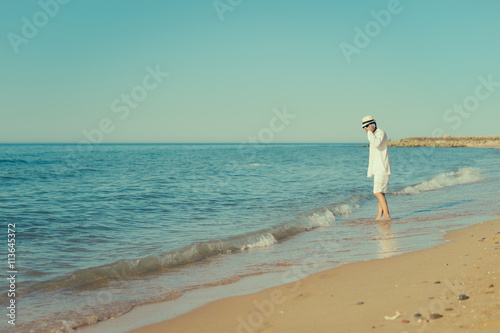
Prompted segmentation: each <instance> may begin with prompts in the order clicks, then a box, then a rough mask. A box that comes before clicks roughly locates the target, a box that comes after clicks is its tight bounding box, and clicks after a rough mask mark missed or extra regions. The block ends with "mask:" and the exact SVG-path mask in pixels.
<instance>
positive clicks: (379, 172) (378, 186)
mask: <svg viewBox="0 0 500 333" xmlns="http://www.w3.org/2000/svg"><path fill="white" fill-rule="evenodd" d="M361 127H363V129H364V130H365V131H366V135H367V136H368V141H370V159H369V163H368V173H367V177H368V178H371V177H374V178H373V194H374V195H375V197H377V199H378V214H377V220H380V219H382V218H383V219H385V220H390V219H391V215H390V214H389V207H388V205H387V200H386V198H385V194H386V193H387V188H388V187H389V177H390V175H391V164H390V163H389V153H388V151H387V134H385V132H384V131H382V130H381V129H380V128H377V123H376V122H375V119H373V117H372V116H366V117H363V119H362V125H361Z"/></svg>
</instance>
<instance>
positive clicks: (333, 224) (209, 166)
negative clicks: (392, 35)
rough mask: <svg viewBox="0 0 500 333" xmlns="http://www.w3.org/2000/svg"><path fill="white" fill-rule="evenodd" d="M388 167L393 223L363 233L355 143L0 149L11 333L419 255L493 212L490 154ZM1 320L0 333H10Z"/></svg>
mask: <svg viewBox="0 0 500 333" xmlns="http://www.w3.org/2000/svg"><path fill="white" fill-rule="evenodd" d="M389 154H390V160H391V165H392V169H393V175H392V176H391V182H390V186H389V190H390V191H391V193H389V194H388V195H387V198H388V202H389V208H390V209H391V215H392V216H393V218H394V220H393V221H392V222H391V223H390V224H384V223H380V222H378V221H375V220H374V219H373V217H374V216H375V215H376V213H377V202H376V199H375V198H374V197H373V195H372V193H371V188H372V180H371V179H367V178H366V169H367V163H368V148H366V147H362V146H358V145H355V144H269V145H253V146H252V145H245V146H241V145H236V144H235V145H231V144H217V145H209V144H203V145H195V144H193V145H187V144H186V145H118V144H116V145H94V146H88V147H86V146H79V145H0V182H1V187H0V208H1V215H0V218H1V221H2V230H3V232H4V237H2V238H3V239H4V242H5V243H4V253H7V251H8V243H7V233H8V228H7V227H8V225H9V224H15V232H16V237H15V239H16V241H15V250H16V261H15V268H16V271H17V274H16V296H15V300H16V332H18V331H19V332H21V331H23V330H24V331H26V332H29V331H30V329H33V330H34V331H44V330H47V331H48V330H50V329H54V330H59V331H61V332H71V331H72V329H73V328H74V327H77V326H79V325H82V324H85V323H92V322H96V321H98V320H104V319H107V318H110V317H116V316H119V315H121V314H123V313H126V312H128V311H130V309H131V308H132V307H134V306H136V305H140V304H145V303H151V302H157V301H164V300H170V299H175V302H178V301H179V300H182V299H183V298H184V297H186V296H187V295H189V294H191V293H195V292H196V291H199V290H208V289H210V288H214V287H215V286H223V285H228V286H233V288H232V289H237V290H239V292H244V290H246V289H245V288H246V287H245V283H247V284H249V283H248V281H252V280H251V277H252V276H265V275H266V274H268V275H269V276H275V277H276V279H279V281H278V280H275V281H273V282H272V283H275V284H279V283H284V282H289V281H290V280H293V279H298V278H301V277H303V276H305V275H307V274H310V273H313V272H316V271H319V270H322V269H326V268H329V267H334V266H338V265H342V264H343V263H347V262H353V261H359V260H365V259H372V258H381V257H388V256H392V255H396V254H400V253H404V252H408V251H413V250H417V249H421V248H426V247H431V246H434V245H436V244H438V243H439V242H440V240H441V237H442V235H443V232H444V231H447V230H450V229H456V228H460V227H463V226H467V225H471V224H473V223H477V222H481V221H485V220H488V219H491V217H492V215H493V214H494V213H497V212H498V208H499V205H498V204H499V201H498V194H499V191H498V188H499V185H500V168H499V165H500V163H499V162H500V150H498V149H470V148H463V149H462V148H453V149H450V148H390V151H389ZM4 258H6V255H5V256H4ZM2 267H3V271H4V273H3V275H4V276H7V271H8V270H9V269H8V262H7V260H6V259H4V264H3V265H2ZM235 286H236V287H235ZM247 287H248V286H247ZM260 287H264V286H260ZM0 288H1V290H4V291H5V290H8V289H9V282H8V281H7V279H6V278H2V279H1V280H0ZM230 289H231V288H228V294H230V291H229V290H230ZM233 292H234V291H233ZM225 296H226V294H225V292H224V291H223V292H222V293H219V297H225ZM11 299H13V298H12V297H9V296H8V294H7V292H3V293H2V294H1V295H0V301H1V304H2V305H5V306H7V304H8V302H9V301H10V300H11ZM170 302H174V301H170ZM172 304H174V303H172ZM196 305H197V304H194V305H193V306H196ZM5 306H2V307H3V308H4V309H6V308H5ZM4 312H5V315H3V318H4V319H3V320H2V322H1V323H0V329H2V330H4V329H11V328H12V326H11V325H10V324H8V323H7V320H8V318H7V319H6V317H7V316H6V314H7V310H4ZM175 314H177V312H176V311H175V309H174V310H173V311H172V316H174V315H175ZM128 328H130V327H128ZM122 330H123V329H122ZM118 331H120V329H118Z"/></svg>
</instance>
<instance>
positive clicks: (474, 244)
mask: <svg viewBox="0 0 500 333" xmlns="http://www.w3.org/2000/svg"><path fill="white" fill-rule="evenodd" d="M446 238H447V239H449V240H451V242H448V243H446V244H444V245H441V246H439V247H436V248H432V249H427V250H422V251H417V252H412V253H407V254H404V255H401V256H397V257H392V258H387V259H378V260H371V261H364V262H359V263H353V264H348V265H345V266H342V267H338V268H333V269H330V270H327V271H324V272H320V273H317V274H314V275H311V276H309V277H306V278H304V279H302V280H299V281H296V282H293V283H289V284H286V285H282V286H279V287H274V288H270V289H266V290H263V291H261V292H258V293H255V294H250V295H245V296H238V297H232V298H227V299H222V300H219V301H215V302H212V303H210V304H207V305H205V306H202V307H200V308H198V309H196V310H193V311H191V312H189V313H187V314H185V315H182V316H179V317H177V318H174V319H171V320H168V321H165V322H162V323H159V324H154V325H150V326H147V327H144V328H141V329H138V330H134V331H133V332H134V333H145V332H148V333H154V332H162V333H163V332H176V333H177V332H182V333H187V332H196V333H199V332H204V333H211V332H214V333H215V332H217V333H222V332H231V333H254V332H255V333H257V332H258V333H271V332H273V333H275V332H287V333H290V332H301V333H302V332H360V333H364V332H398V333H400V332H440V333H441V332H500V279H499V277H500V220H494V221H490V222H484V223H480V224H477V225H474V226H471V227H468V228H465V229H461V230H456V231H452V232H450V233H448V234H447V235H446ZM460 295H466V296H461V297H462V298H465V297H468V299H464V300H460V299H459V296H460ZM398 313H399V316H397V318H394V316H396V315H397V314H398ZM415 314H421V316H420V317H416V316H415ZM431 315H432V316H433V317H439V316H442V317H439V318H437V319H431ZM390 317H392V318H394V319H392V320H391V318H390ZM386 318H387V319H386Z"/></svg>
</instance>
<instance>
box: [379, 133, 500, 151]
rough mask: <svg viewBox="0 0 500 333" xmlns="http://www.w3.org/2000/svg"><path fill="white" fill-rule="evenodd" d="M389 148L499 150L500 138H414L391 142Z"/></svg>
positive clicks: (493, 136)
mask: <svg viewBox="0 0 500 333" xmlns="http://www.w3.org/2000/svg"><path fill="white" fill-rule="evenodd" d="M388 145H389V147H471V148H499V147H500V136H499V135H491V136H451V135H448V134H446V135H444V136H442V137H414V138H405V139H399V140H395V141H391V140H389V142H388Z"/></svg>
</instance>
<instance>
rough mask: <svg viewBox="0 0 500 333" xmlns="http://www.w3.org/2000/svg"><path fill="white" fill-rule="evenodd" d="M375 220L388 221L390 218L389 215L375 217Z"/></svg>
mask: <svg viewBox="0 0 500 333" xmlns="http://www.w3.org/2000/svg"><path fill="white" fill-rule="evenodd" d="M375 220H377V221H390V220H392V219H391V217H390V216H384V217H377V218H376V219H375Z"/></svg>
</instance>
